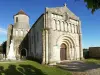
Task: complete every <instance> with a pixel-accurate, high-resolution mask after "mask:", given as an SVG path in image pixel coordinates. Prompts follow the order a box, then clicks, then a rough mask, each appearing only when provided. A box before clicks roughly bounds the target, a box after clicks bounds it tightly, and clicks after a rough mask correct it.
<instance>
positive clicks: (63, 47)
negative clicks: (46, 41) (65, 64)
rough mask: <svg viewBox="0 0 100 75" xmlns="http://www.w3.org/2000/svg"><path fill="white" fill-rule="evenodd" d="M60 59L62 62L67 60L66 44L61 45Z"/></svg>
mask: <svg viewBox="0 0 100 75" xmlns="http://www.w3.org/2000/svg"><path fill="white" fill-rule="evenodd" d="M60 59H61V60H66V45H65V44H64V43H62V44H61V48H60Z"/></svg>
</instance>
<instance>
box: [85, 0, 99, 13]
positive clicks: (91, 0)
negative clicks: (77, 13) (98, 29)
mask: <svg viewBox="0 0 100 75" xmlns="http://www.w3.org/2000/svg"><path fill="white" fill-rule="evenodd" d="M84 2H86V3H87V4H86V6H87V8H88V9H91V12H92V13H94V12H95V11H96V10H98V9H99V8H100V0H84Z"/></svg>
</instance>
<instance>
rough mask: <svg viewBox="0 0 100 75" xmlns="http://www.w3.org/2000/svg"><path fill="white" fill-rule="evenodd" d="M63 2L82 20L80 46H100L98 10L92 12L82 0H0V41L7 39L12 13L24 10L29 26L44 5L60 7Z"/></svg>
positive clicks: (99, 13) (99, 15)
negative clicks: (27, 16)
mask: <svg viewBox="0 0 100 75" xmlns="http://www.w3.org/2000/svg"><path fill="white" fill-rule="evenodd" d="M64 3H66V4H67V7H68V8H69V9H70V10H71V11H72V12H73V13H74V14H75V15H77V16H78V17H79V18H80V20H81V22H82V46H83V48H88V47H91V46H100V10H97V11H96V12H95V13H94V14H92V13H91V10H89V9H87V8H86V3H84V1H83V0H77V1H75V0H0V43H2V42H4V41H5V40H7V28H8V25H9V24H14V21H13V15H15V14H16V13H17V12H18V11H19V10H21V9H22V10H24V12H25V13H27V14H28V15H29V17H30V26H32V24H34V22H35V21H36V20H37V18H38V17H39V16H40V15H41V14H42V13H43V12H44V10H45V7H60V6H63V5H64Z"/></svg>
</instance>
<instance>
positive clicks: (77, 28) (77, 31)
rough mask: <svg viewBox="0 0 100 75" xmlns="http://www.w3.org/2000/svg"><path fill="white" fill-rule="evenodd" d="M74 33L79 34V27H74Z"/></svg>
mask: <svg viewBox="0 0 100 75" xmlns="http://www.w3.org/2000/svg"><path fill="white" fill-rule="evenodd" d="M76 33H79V27H78V26H77V25H76Z"/></svg>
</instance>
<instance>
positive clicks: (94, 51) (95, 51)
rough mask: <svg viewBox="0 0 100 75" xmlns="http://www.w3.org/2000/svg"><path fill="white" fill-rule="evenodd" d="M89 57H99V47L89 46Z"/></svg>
mask: <svg viewBox="0 0 100 75" xmlns="http://www.w3.org/2000/svg"><path fill="white" fill-rule="evenodd" d="M89 57H92V58H100V47H89Z"/></svg>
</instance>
